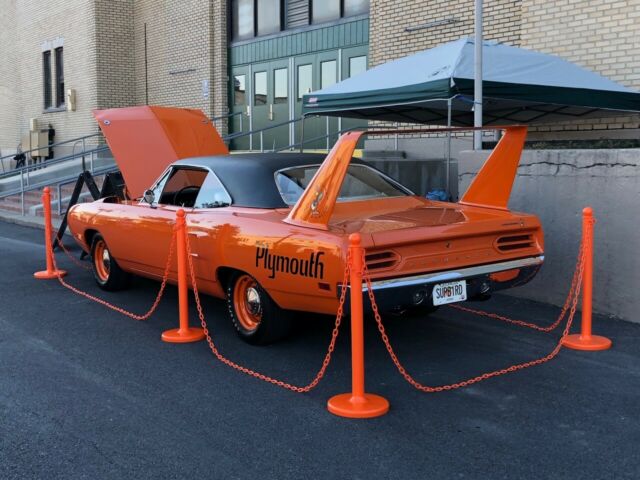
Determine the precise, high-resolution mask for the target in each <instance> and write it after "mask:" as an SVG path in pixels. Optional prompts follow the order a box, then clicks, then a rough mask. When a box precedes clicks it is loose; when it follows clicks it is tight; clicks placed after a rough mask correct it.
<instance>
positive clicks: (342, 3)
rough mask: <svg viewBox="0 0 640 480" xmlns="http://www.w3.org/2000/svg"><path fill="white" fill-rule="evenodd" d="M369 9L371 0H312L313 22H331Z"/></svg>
mask: <svg viewBox="0 0 640 480" xmlns="http://www.w3.org/2000/svg"><path fill="white" fill-rule="evenodd" d="M368 11H369V0H312V1H311V23H323V22H330V21H332V20H338V19H339V18H342V17H351V16H353V15H360V14H362V13H367V12H368Z"/></svg>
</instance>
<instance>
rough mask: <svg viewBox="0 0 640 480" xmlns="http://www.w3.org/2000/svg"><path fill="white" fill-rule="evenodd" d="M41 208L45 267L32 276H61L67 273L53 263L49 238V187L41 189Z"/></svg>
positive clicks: (44, 277) (41, 277)
mask: <svg viewBox="0 0 640 480" xmlns="http://www.w3.org/2000/svg"><path fill="white" fill-rule="evenodd" d="M42 209H43V211H44V250H45V258H46V262H47V269H46V270H42V271H40V272H36V273H34V274H33V276H34V277H35V278H37V279H39V280H48V279H51V278H58V277H63V276H65V275H66V274H67V272H65V271H64V270H58V269H57V268H56V267H55V266H54V264H53V248H52V243H51V239H52V238H53V235H52V233H51V191H50V190H49V187H44V190H43V191H42Z"/></svg>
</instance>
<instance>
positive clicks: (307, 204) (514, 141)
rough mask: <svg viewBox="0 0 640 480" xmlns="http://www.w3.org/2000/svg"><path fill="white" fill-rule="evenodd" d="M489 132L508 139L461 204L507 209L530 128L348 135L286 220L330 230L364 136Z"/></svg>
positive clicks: (503, 139) (316, 175)
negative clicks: (353, 159) (500, 132)
mask: <svg viewBox="0 0 640 480" xmlns="http://www.w3.org/2000/svg"><path fill="white" fill-rule="evenodd" d="M489 129H491V130H504V132H505V133H504V136H503V137H502V139H501V140H500V141H499V142H498V145H497V146H496V148H495V149H494V150H493V152H491V155H490V156H489V158H488V159H487V161H486V162H485V163H484V165H483V166H482V168H481V169H480V172H479V173H478V175H477V176H476V178H475V179H474V180H473V182H472V183H471V185H470V186H469V188H468V189H467V191H466V193H465V194H464V196H463V197H462V199H461V200H460V203H462V204H465V205H476V206H482V207H488V208H497V209H502V210H506V209H507V202H508V201H509V196H510V194H511V188H512V186H513V181H514V179H515V176H516V172H517V169H518V164H519V163H520V155H521V154H522V149H523V147H524V140H525V138H526V136H527V127H526V126H520V125H518V126H499V127H491V128H482V127H480V128H478V127H461V128H460V127H455V128H438V129H411V130H366V131H353V132H348V133H345V134H344V135H341V136H340V138H339V139H338V141H337V142H336V144H335V145H334V146H333V148H332V149H331V151H330V152H329V154H328V155H327V158H325V160H324V162H322V165H321V166H320V168H319V169H318V171H317V172H316V174H315V175H314V177H313V178H312V179H311V182H310V183H309V185H308V186H307V188H306V189H305V191H304V192H303V193H302V195H301V196H300V198H299V199H298V201H297V202H296V204H295V205H294V206H293V208H292V210H291V212H289V215H288V216H287V218H286V219H285V220H284V221H285V222H287V223H290V224H293V225H300V226H305V227H309V228H317V229H320V230H327V229H328V224H329V220H330V219H331V215H332V214H333V211H334V209H335V205H336V201H337V199H338V195H339V194H340V188H341V187H342V182H343V180H344V177H345V175H346V173H347V168H348V167H349V164H350V163H351V158H352V156H353V151H354V150H355V148H356V145H357V143H358V141H359V140H360V138H361V137H362V136H364V135H393V134H397V133H401V134H407V133H409V134H415V133H440V134H441V133H446V132H465V131H473V130H489Z"/></svg>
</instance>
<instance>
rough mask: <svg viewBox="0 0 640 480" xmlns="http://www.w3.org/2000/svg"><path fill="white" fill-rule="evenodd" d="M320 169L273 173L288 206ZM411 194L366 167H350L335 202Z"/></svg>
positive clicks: (312, 166)
mask: <svg viewBox="0 0 640 480" xmlns="http://www.w3.org/2000/svg"><path fill="white" fill-rule="evenodd" d="M318 168H320V165H306V166H303V167H293V168H286V169H284V170H279V171H278V172H276V175H275V179H276V185H277V187H278V191H279V192H280V195H281V196H282V199H283V200H284V202H285V203H286V204H287V205H294V204H295V203H296V202H297V201H298V199H299V198H300V196H301V195H302V192H304V190H305V189H306V188H307V187H308V186H309V183H310V182H311V179H312V178H313V176H314V175H315V174H316V172H317V171H318ZM408 195H412V193H411V192H410V191H409V190H408V189H406V188H404V187H403V186H402V185H400V184H399V183H397V182H395V181H393V180H391V179H390V178H389V177H387V176H385V175H384V174H382V173H381V172H379V171H377V170H375V169H373V168H371V167H369V166H367V165H349V168H348V170H347V174H346V175H345V178H344V181H343V182H342V187H341V189H340V195H339V196H338V202H346V201H355V200H370V199H375V198H387V197H403V196H408Z"/></svg>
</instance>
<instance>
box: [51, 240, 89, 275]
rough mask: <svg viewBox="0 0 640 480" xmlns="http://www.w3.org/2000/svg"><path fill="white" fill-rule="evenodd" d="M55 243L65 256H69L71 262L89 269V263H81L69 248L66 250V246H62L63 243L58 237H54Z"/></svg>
mask: <svg viewBox="0 0 640 480" xmlns="http://www.w3.org/2000/svg"><path fill="white" fill-rule="evenodd" d="M56 244H57V245H58V246H59V247H60V248H61V249H62V251H63V252H64V253H65V254H66V255H67V257H69V260H71V263H73V264H74V265H77V266H78V267H80V268H83V269H85V270H91V265H87V264H86V263H82V262H81V261H80V260H78V259H77V258H76V257H74V256H73V254H72V253H71V252H70V251H69V250H67V247H65V246H64V243H63V242H62V240H61V239H59V238H58V237H56Z"/></svg>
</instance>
